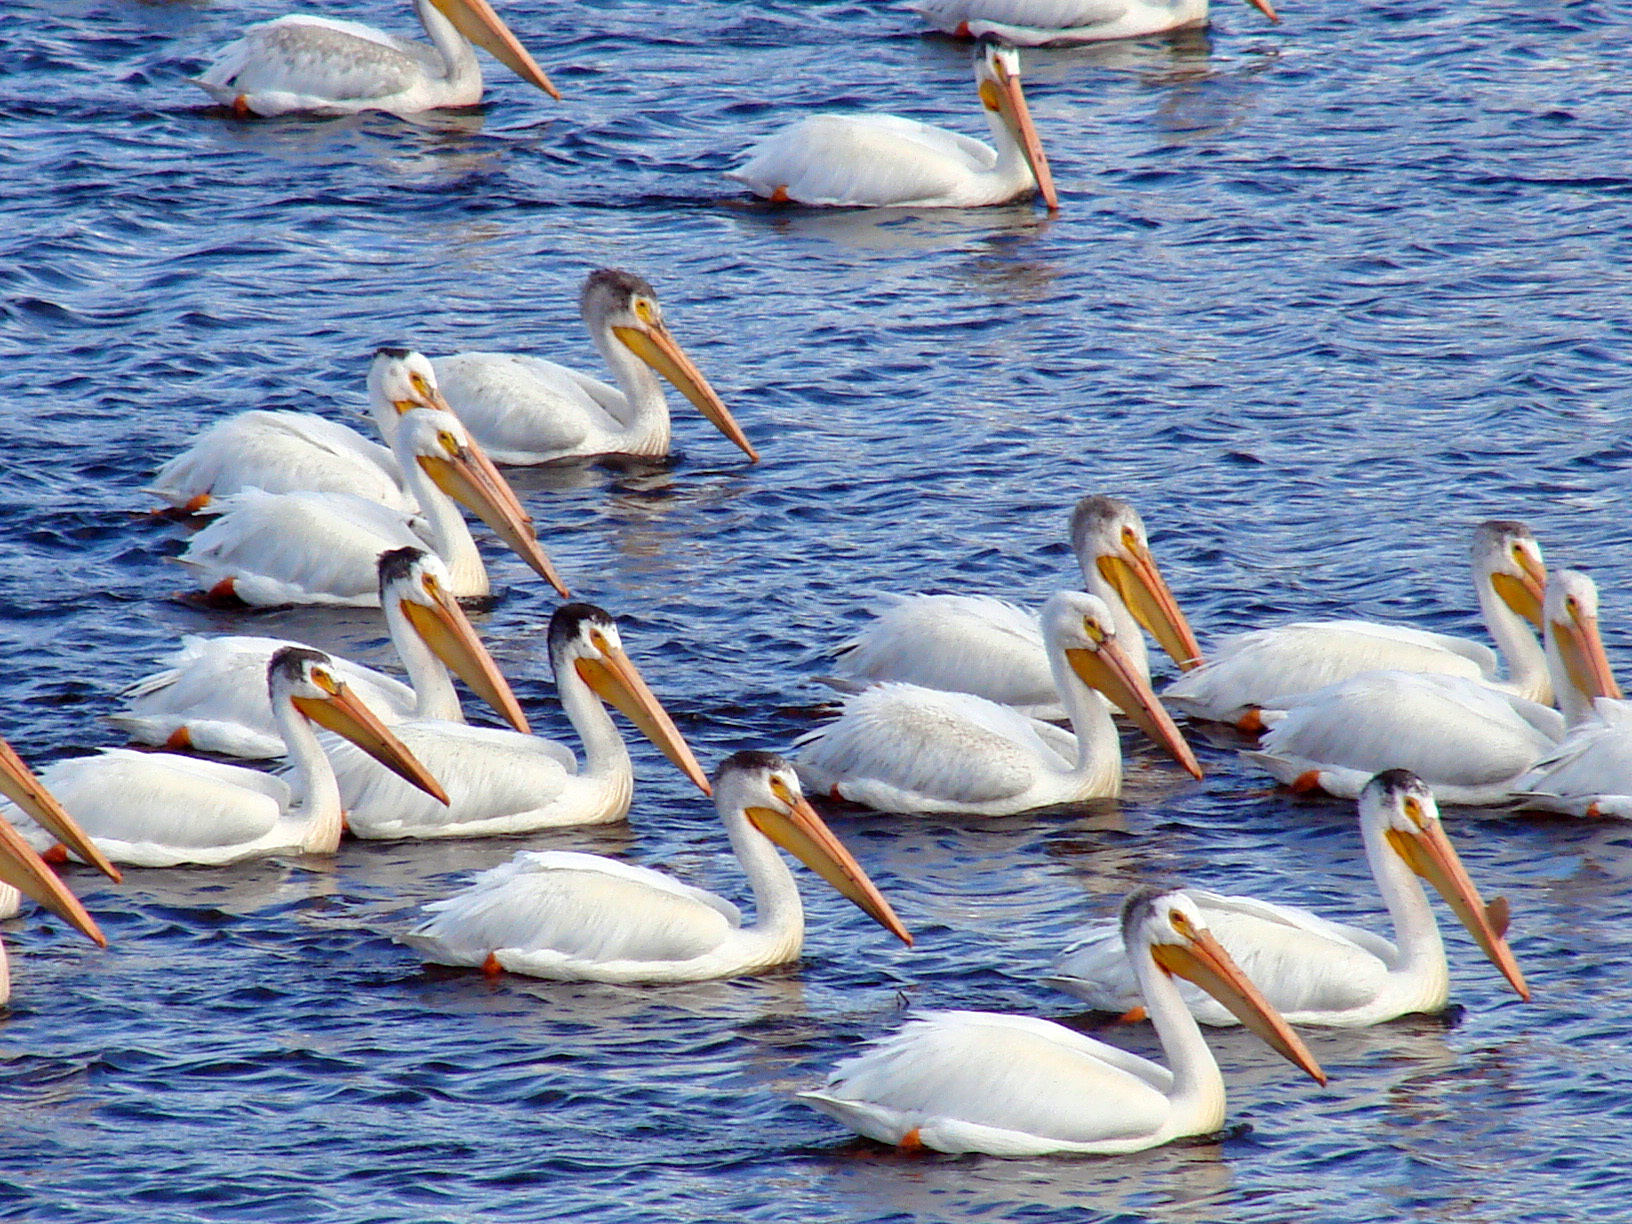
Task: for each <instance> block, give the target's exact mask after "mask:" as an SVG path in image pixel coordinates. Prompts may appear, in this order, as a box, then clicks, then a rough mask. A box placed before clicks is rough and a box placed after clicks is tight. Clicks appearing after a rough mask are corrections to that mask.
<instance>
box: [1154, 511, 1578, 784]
mask: <svg viewBox="0 0 1632 1224" xmlns="http://www.w3.org/2000/svg"><path fill="white" fill-rule="evenodd" d="M1472 555H1473V583H1474V589H1475V591H1476V592H1477V593H1478V597H1479V607H1480V609H1481V611H1482V612H1483V613H1484V619H1485V626H1486V628H1488V629H1489V630H1490V635H1491V637H1492V638H1494V639H1495V640H1496V643H1497V645H1498V646H1499V647H1500V649H1501V652H1502V656H1503V658H1505V659H1506V660H1507V666H1508V679H1507V680H1506V681H1505V682H1501V681H1498V679H1497V659H1496V656H1495V654H1493V653H1492V652H1491V650H1490V648H1489V647H1488V646H1484V645H1482V644H1481V643H1479V642H1474V641H1470V640H1469V639H1467V638H1459V637H1451V636H1448V635H1446V634H1443V633H1427V632H1424V631H1423V630H1421V629H1412V628H1407V627H1404V626H1400V625H1383V624H1377V623H1375V622H1372V621H1358V620H1340V621H1297V622H1294V623H1292V624H1288V625H1280V626H1277V627H1276V628H1273V629H1259V630H1256V631H1254V632H1252V633H1243V634H1239V635H1237V636H1235V637H1232V638H1229V639H1228V640H1226V641H1225V642H1224V643H1223V644H1222V645H1220V646H1219V648H1218V649H1217V650H1215V651H1214V652H1213V656H1212V658H1211V659H1209V660H1208V661H1207V662H1206V663H1204V664H1203V665H1202V666H1201V667H1199V668H1197V669H1196V670H1195V671H1192V672H1189V673H1188V674H1186V675H1183V676H1180V677H1179V678H1178V679H1177V680H1175V681H1174V682H1173V683H1172V684H1170V685H1168V686H1167V688H1166V689H1165V690H1163V692H1162V699H1163V700H1164V701H1167V702H1169V703H1171V704H1172V705H1173V706H1175V707H1176V708H1177V709H1179V710H1182V711H1183V712H1184V713H1186V714H1188V715H1190V716H1191V717H1192V718H1206V719H1213V720H1216V721H1219V722H1234V723H1236V724H1237V725H1239V726H1240V727H1241V728H1242V730H1245V731H1261V730H1263V728H1264V722H1265V720H1264V717H1263V714H1262V710H1263V709H1265V708H1267V709H1280V708H1282V707H1283V705H1284V702H1285V700H1286V699H1287V698H1290V697H1292V696H1295V695H1296V694H1299V693H1308V692H1313V691H1314V690H1315V689H1318V688H1323V687H1324V686H1326V685H1328V684H1335V683H1336V682H1338V681H1339V680H1345V679H1347V678H1348V677H1350V676H1355V675H1358V674H1360V673H1361V672H1368V671H1382V670H1389V671H1410V672H1434V673H1437V674H1443V675H1448V676H1463V677H1466V678H1467V679H1470V680H1476V681H1481V682H1483V683H1485V684H1492V685H1494V684H1501V685H1502V687H1504V688H1506V689H1507V690H1508V691H1510V692H1512V693H1515V694H1517V695H1518V696H1520V697H1523V698H1524V699H1526V700H1527V701H1534V702H1540V703H1542V704H1543V705H1545V704H1547V703H1549V702H1551V701H1552V700H1553V691H1552V684H1551V681H1550V678H1549V675H1548V671H1547V661H1546V658H1545V657H1544V655H1543V653H1542V649H1541V646H1540V645H1539V644H1538V643H1537V642H1536V635H1535V634H1534V633H1533V632H1532V631H1531V625H1534V626H1536V627H1538V628H1539V627H1540V625H1541V603H1542V598H1543V591H1544V589H1545V587H1546V585H1547V570H1546V567H1545V566H1544V565H1543V564H1542V560H1541V548H1540V546H1539V545H1538V544H1537V543H1536V538H1535V536H1534V535H1532V534H1531V531H1530V529H1529V528H1528V527H1526V526H1525V525H1524V524H1523V523H1516V522H1512V521H1510V520H1505V519H1492V520H1491V521H1489V522H1486V523H1481V524H1480V525H1479V528H1478V529H1477V530H1476V531H1475V532H1474V537H1473V554H1472ZM1369 776H1370V774H1369V773H1368V774H1367V777H1369Z"/></svg>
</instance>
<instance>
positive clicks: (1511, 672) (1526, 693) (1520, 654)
mask: <svg viewBox="0 0 1632 1224" xmlns="http://www.w3.org/2000/svg"><path fill="white" fill-rule="evenodd" d="M1474 587H1475V589H1476V591H1477V592H1478V595H1479V610H1480V612H1481V613H1482V614H1483V615H1484V618H1485V628H1486V629H1488V630H1489V631H1490V636H1491V638H1492V640H1494V641H1495V643H1496V649H1497V650H1499V651H1501V652H1502V658H1503V659H1504V660H1506V662H1507V682H1508V684H1509V685H1511V686H1512V687H1513V688H1514V689H1516V690H1517V691H1518V693H1519V695H1520V696H1521V697H1526V698H1528V699H1529V700H1531V701H1538V702H1540V703H1541V704H1542V705H1552V703H1553V681H1552V676H1551V675H1550V674H1549V673H1548V670H1547V654H1546V652H1545V651H1543V650H1542V648H1541V643H1540V642H1539V641H1537V640H1536V634H1535V631H1534V630H1533V629H1532V628H1531V627H1530V622H1529V621H1527V620H1525V619H1524V617H1522V616H1520V615H1519V614H1518V613H1517V612H1515V611H1513V609H1512V608H1510V607H1508V606H1507V602H1506V601H1505V600H1503V599H1502V597H1501V596H1500V595H1498V594H1497V593H1496V588H1495V587H1493V586H1491V584H1490V576H1489V575H1488V574H1481V575H1480V576H1479V581H1478V582H1476V583H1475V584H1474Z"/></svg>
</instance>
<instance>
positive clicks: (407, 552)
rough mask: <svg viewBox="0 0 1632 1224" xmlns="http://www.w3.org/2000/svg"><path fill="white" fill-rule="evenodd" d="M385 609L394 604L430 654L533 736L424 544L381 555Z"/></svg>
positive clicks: (443, 572) (445, 574)
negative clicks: (421, 546) (420, 546)
mask: <svg viewBox="0 0 1632 1224" xmlns="http://www.w3.org/2000/svg"><path fill="white" fill-rule="evenodd" d="M380 607H382V608H387V609H390V608H395V609H396V610H397V611H398V612H400V613H401V614H402V615H403V617H404V618H406V619H407V621H408V623H409V624H410V625H412V626H413V628H414V632H415V633H417V634H418V635H419V636H420V638H421V639H423V640H424V642H425V645H426V646H428V647H429V648H430V650H431V653H433V654H434V655H436V657H437V658H439V659H441V660H442V662H443V663H445V664H446V665H447V666H448V667H449V668H450V669H452V671H453V673H454V675H456V676H458V677H459V678H460V679H461V680H463V681H464V682H465V683H466V684H467V685H469V686H470V691H471V692H473V693H475V694H476V695H477V696H478V697H480V698H481V699H482V700H483V701H485V702H487V704H488V705H490V706H492V707H493V708H494V709H495V710H496V711H498V713H500V714H501V715H503V716H504V718H505V720H506V721H507V722H508V723H509V724H510V725H511V726H512V727H514V728H515V729H516V730H517V731H519V732H521V733H522V734H523V735H530V734H532V728H531V727H530V726H528V724H527V715H526V714H524V713H522V709H521V703H520V702H519V701H517V700H516V695H515V693H513V692H512V691H511V690H510V685H509V682H508V681H506V680H505V678H504V674H503V673H502V672H501V671H499V665H498V664H497V663H495V662H494V661H493V656H492V655H490V654H488V653H487V648H486V647H485V646H483V645H482V639H481V638H479V637H477V636H476V629H475V627H474V626H473V625H471V623H470V618H469V617H467V616H466V615H465V613H464V609H463V608H461V607H460V606H459V601H458V600H457V599H455V598H454V597H453V596H452V595H450V594H449V593H448V571H447V568H446V567H445V566H444V565H443V564H442V561H441V559H440V558H439V557H437V556H436V554H434V553H429V552H426V551H425V550H424V549H423V548H393V549H391V550H390V551H389V552H383V553H381V554H380Z"/></svg>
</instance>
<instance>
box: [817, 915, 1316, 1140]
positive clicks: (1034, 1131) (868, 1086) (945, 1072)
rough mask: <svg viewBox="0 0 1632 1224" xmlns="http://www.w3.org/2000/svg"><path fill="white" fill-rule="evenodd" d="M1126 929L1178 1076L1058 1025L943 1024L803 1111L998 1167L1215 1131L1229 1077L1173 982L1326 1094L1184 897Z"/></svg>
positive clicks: (1007, 1019)
mask: <svg viewBox="0 0 1632 1224" xmlns="http://www.w3.org/2000/svg"><path fill="white" fill-rule="evenodd" d="M1122 929H1123V932H1124V941H1125V945H1126V955H1127V957H1128V959H1129V960H1130V961H1131V962H1132V963H1133V965H1134V970H1135V972H1136V973H1137V975H1138V978H1139V982H1140V985H1141V986H1142V988H1143V991H1144V999H1145V1003H1146V1006H1147V1007H1148V1009H1149V1011H1150V1016H1151V1020H1152V1022H1153V1023H1154V1024H1155V1026H1156V1032H1157V1035H1158V1036H1159V1037H1160V1039H1161V1043H1162V1049H1163V1052H1164V1053H1165V1054H1166V1056H1167V1059H1168V1061H1169V1063H1170V1064H1171V1066H1172V1068H1173V1069H1172V1070H1171V1071H1169V1070H1168V1069H1167V1068H1166V1067H1163V1066H1161V1065H1160V1064H1157V1063H1154V1062H1151V1061H1149V1060H1148V1059H1144V1058H1140V1057H1139V1056H1138V1055H1135V1054H1130V1053H1128V1052H1127V1051H1125V1050H1120V1049H1117V1048H1116V1047H1115V1046H1111V1045H1107V1044H1105V1043H1104V1042H1101V1041H1096V1040H1095V1039H1093V1038H1092V1037H1086V1036H1084V1035H1082V1034H1081V1033H1077V1032H1074V1031H1072V1030H1071V1029H1068V1028H1065V1027H1064V1026H1062V1025H1058V1024H1053V1023H1051V1022H1049V1021H1045V1020H1037V1019H1032V1018H1030V1017H1024V1016H1002V1015H994V1014H992V1013H989V1012H968V1011H961V1012H936V1013H929V1014H926V1015H922V1016H919V1017H917V1018H915V1019H913V1020H911V1021H909V1022H908V1023H907V1025H906V1026H905V1027H904V1028H903V1029H901V1031H900V1032H898V1033H895V1034H893V1035H891V1036H889V1037H886V1038H884V1039H882V1040H881V1041H879V1042H877V1043H876V1044H875V1045H874V1046H873V1047H872V1048H871V1049H869V1050H867V1051H866V1052H865V1053H863V1054H861V1055H859V1056H858V1057H856V1058H853V1059H849V1060H848V1061H846V1062H844V1063H841V1064H840V1065H839V1066H838V1067H837V1068H835V1070H834V1071H833V1073H832V1074H831V1075H830V1076H829V1077H828V1080H827V1083H826V1085H825V1086H824V1087H823V1088H821V1089H820V1090H818V1091H813V1092H802V1093H800V1094H799V1099H800V1100H802V1101H804V1102H805V1103H806V1104H808V1105H810V1106H811V1107H812V1108H813V1109H817V1110H820V1111H821V1112H822V1113H824V1114H827V1115H828V1116H829V1117H832V1118H836V1119H837V1120H838V1121H840V1122H842V1123H844V1125H846V1126H848V1127H850V1128H851V1129H852V1130H855V1131H857V1132H859V1133H861V1134H863V1135H866V1136H868V1137H869V1138H872V1139H877V1140H879V1141H880V1142H884V1143H895V1144H900V1145H902V1146H905V1147H909V1148H910V1147H920V1146H921V1147H929V1148H934V1149H936V1150H938V1151H942V1152H985V1153H988V1154H990V1155H993V1156H1039V1155H1045V1154H1047V1153H1050V1152H1096V1153H1104V1154H1113V1153H1122V1152H1136V1151H1142V1150H1143V1149H1145V1148H1149V1147H1154V1146H1156V1145H1158V1144H1162V1143H1168V1142H1171V1141H1172V1140H1174V1139H1179V1138H1182V1137H1184V1136H1186V1135H1199V1134H1206V1133H1208V1132H1211V1131H1216V1130H1218V1129H1219V1128H1220V1127H1221V1126H1222V1125H1223V1122H1224V1081H1223V1077H1222V1076H1221V1075H1220V1074H1219V1070H1218V1064H1217V1062H1215V1061H1214V1059H1213V1056H1212V1052H1211V1051H1210V1050H1209V1049H1208V1048H1207V1043H1206V1041H1205V1040H1204V1039H1203V1038H1202V1035H1201V1031H1200V1029H1199V1028H1198V1027H1197V1025H1196V1021H1195V1018H1194V1017H1193V1016H1191V1014H1190V1013H1189V1011H1188V1010H1187V1009H1186V1008H1185V1006H1184V1002H1183V1000H1182V999H1181V998H1180V996H1179V992H1178V989H1177V986H1176V984H1175V983H1174V981H1173V977H1172V975H1173V974H1179V975H1182V976H1185V977H1187V978H1190V979H1191V980H1193V981H1199V982H1201V983H1202V984H1204V985H1206V986H1207V988H1208V990H1209V991H1210V992H1211V993H1213V994H1215V995H1217V996H1218V997H1219V998H1220V999H1223V1000H1225V1001H1226V1002H1228V1003H1229V1005H1230V1006H1232V1007H1235V1008H1237V1009H1239V1010H1240V1012H1241V1014H1242V1019H1243V1020H1244V1021H1245V1022H1246V1023H1248V1024H1249V1025H1251V1026H1252V1027H1253V1029H1254V1031H1255V1032H1257V1033H1258V1034H1259V1035H1260V1036H1262V1037H1263V1038H1264V1039H1265V1040H1266V1041H1268V1042H1269V1043H1270V1044H1271V1045H1272V1046H1273V1047H1274V1048H1275V1049H1276V1050H1277V1051H1278V1052H1279V1053H1280V1054H1281V1055H1282V1056H1283V1057H1285V1058H1287V1059H1289V1060H1291V1061H1292V1062H1294V1063H1295V1064H1296V1065H1297V1066H1299V1067H1301V1068H1302V1069H1303V1070H1304V1071H1305V1072H1307V1073H1308V1074H1309V1075H1311V1076H1313V1077H1314V1078H1315V1079H1316V1080H1318V1081H1319V1082H1321V1083H1325V1075H1324V1073H1322V1072H1321V1070H1320V1067H1319V1065H1318V1064H1316V1062H1315V1061H1314V1058H1313V1057H1312V1056H1311V1055H1310V1054H1309V1052H1308V1050H1306V1049H1305V1048H1304V1046H1303V1043H1302V1042H1301V1041H1299V1040H1298V1038H1297V1036H1296V1035H1295V1034H1294V1033H1293V1032H1292V1030H1291V1029H1290V1028H1288V1027H1287V1026H1286V1022H1285V1021H1284V1020H1282V1019H1281V1018H1280V1017H1279V1016H1278V1015H1276V1014H1275V1010H1274V1008H1273V1007H1272V1006H1270V1005H1269V1004H1268V1003H1266V1002H1265V1001H1264V1000H1263V998H1262V996H1261V995H1260V994H1258V992H1257V991H1256V990H1255V989H1254V987H1253V985H1252V983H1251V982H1250V981H1249V980H1248V979H1247V978H1246V976H1245V975H1244V974H1243V973H1242V972H1241V970H1240V969H1239V968H1237V967H1236V966H1235V965H1234V963H1233V962H1231V961H1230V958H1229V956H1228V954H1227V953H1225V952H1224V951H1223V950H1222V949H1221V948H1220V947H1219V945H1218V942H1217V941H1216V940H1215V939H1214V938H1213V937H1212V935H1211V934H1210V933H1209V932H1208V931H1207V924H1206V922H1205V920H1204V919H1203V917H1202V915H1201V912H1200V910H1199V909H1197V907H1196V906H1195V905H1194V904H1193V903H1192V902H1191V901H1190V900H1189V899H1188V898H1187V897H1186V896H1185V895H1184V894H1183V893H1179V892H1169V893H1136V894H1134V896H1133V897H1131V898H1129V901H1128V905H1127V906H1126V907H1125V909H1124V911H1123V925H1122Z"/></svg>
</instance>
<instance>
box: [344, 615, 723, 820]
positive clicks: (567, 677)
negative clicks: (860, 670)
mask: <svg viewBox="0 0 1632 1224" xmlns="http://www.w3.org/2000/svg"><path fill="white" fill-rule="evenodd" d="M549 650H550V665H551V667H552V668H553V669H554V671H555V683H556V690H557V692H558V693H559V694H560V697H561V708H562V710H563V711H564V712H565V714H566V716H567V719H568V721H570V722H571V723H572V725H573V729H574V730H576V731H577V732H578V735H579V737H580V738H581V739H582V740H583V744H584V764H583V768H582V770H581V771H580V770H579V768H578V765H577V762H576V761H575V759H574V757H573V754H572V750H571V749H569V748H567V747H566V746H565V745H563V744H557V743H553V742H551V741H550V740H545V739H539V738H537V737H535V736H531V735H518V734H516V733H515V732H511V731H496V730H493V729H490V728H486V727H467V726H463V725H461V724H457V723H450V722H438V721H435V720H429V719H418V718H410V719H404V720H403V721H401V722H397V723H394V724H393V725H392V730H393V731H395V732H396V734H397V735H398V736H399V737H400V738H401V740H402V742H403V743H405V744H407V745H408V746H409V748H411V749H412V750H413V752H414V754H415V755H416V756H417V757H419V758H420V759H421V760H423V761H424V762H425V765H426V767H427V768H429V769H430V771H431V772H432V773H433V774H435V775H436V778H437V780H438V781H439V782H441V783H442V785H443V787H444V788H445V789H446V791H447V794H448V799H447V802H446V804H442V803H432V802H430V801H428V800H426V799H425V798H424V797H423V796H421V795H419V794H418V793H416V792H415V791H414V790H413V789H412V788H410V787H407V786H404V785H403V784H402V783H401V782H400V781H398V779H397V778H396V777H394V776H393V775H391V774H390V773H387V772H386V771H384V770H382V769H380V768H378V767H377V766H375V765H374V764H373V762H371V761H368V760H366V759H364V758H363V756H362V755H361V754H360V753H357V752H354V751H351V750H349V749H347V748H346V747H345V746H344V745H340V746H337V747H336V748H335V749H333V750H332V751H331V755H332V757H333V760H334V769H335V774H336V775H337V776H338V778H339V784H340V793H341V795H342V797H343V798H344V801H345V806H346V819H347V824H348V827H349V828H350V829H351V831H352V833H354V834H356V835H357V836H358V837H372V838H396V837H486V836H492V835H496V834H502V833H525V832H528V831H529V830H532V829H547V828H555V827H558V826H561V825H580V824H602V823H605V822H607V821H613V820H622V819H623V818H624V817H625V816H627V815H628V814H629V800H630V798H631V796H632V794H633V791H634V769H633V767H632V765H631V764H630V761H629V750H628V748H626V747H625V746H624V743H623V738H622V736H620V735H619V734H618V729H617V726H616V724H614V723H613V721H612V716H611V715H610V714H608V713H607V710H606V707H605V706H604V705H602V704H601V703H602V702H603V701H604V702H611V703H612V704H613V705H614V706H616V707H617V708H618V710H619V711H621V712H622V713H623V714H624V716H625V717H627V718H628V719H629V720H630V721H631V722H632V723H634V724H635V726H637V727H638V728H640V730H641V731H642V732H643V733H644V734H645V735H646V737H647V738H648V739H650V740H651V741H652V742H653V743H654V744H656V745H657V746H658V747H659V748H660V749H662V750H663V753H664V755H665V756H667V757H668V758H669V760H671V761H673V762H674V764H675V766H676V767H677V768H678V769H679V770H680V771H681V772H682V773H684V774H685V775H686V776H687V777H688V778H690V779H691V780H692V781H693V782H695V783H696V784H697V786H698V788H699V789H701V790H703V791H704V792H705V793H706V792H707V790H708V779H707V777H706V776H705V775H704V773H703V770H702V767H701V766H700V765H698V764H697V760H696V758H695V757H693V756H692V753H691V749H690V748H688V747H687V746H686V741H685V739H684V738H683V737H682V736H681V734H680V732H679V729H678V728H676V727H675V725H674V722H673V720H672V719H670V718H669V716H668V714H667V713H666V712H665V711H664V709H663V706H662V704H661V703H660V702H659V701H658V700H657V698H656V697H655V696H654V695H653V694H652V691H651V690H650V689H649V688H648V687H647V686H646V682H645V681H644V680H642V679H641V677H640V673H639V672H638V671H636V670H635V665H634V664H633V663H632V662H631V661H630V659H629V656H628V655H627V654H626V653H625V652H624V649H623V643H622V641H621V640H620V639H619V637H618V627H617V625H616V624H615V623H614V622H613V620H612V618H611V616H609V615H608V614H607V613H606V612H603V611H602V610H601V609H600V608H596V607H592V606H590V605H589V604H563V605H562V606H561V607H559V608H557V609H556V611H555V615H554V616H552V617H551V618H550V632H549Z"/></svg>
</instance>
